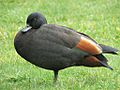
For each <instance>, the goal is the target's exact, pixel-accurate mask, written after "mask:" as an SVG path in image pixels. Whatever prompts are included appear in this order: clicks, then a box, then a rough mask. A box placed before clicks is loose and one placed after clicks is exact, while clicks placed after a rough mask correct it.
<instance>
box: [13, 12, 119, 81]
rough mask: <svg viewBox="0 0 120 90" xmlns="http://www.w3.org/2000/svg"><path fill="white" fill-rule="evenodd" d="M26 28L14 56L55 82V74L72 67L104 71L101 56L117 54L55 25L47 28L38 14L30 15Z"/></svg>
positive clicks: (107, 47) (103, 57)
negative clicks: (45, 72)
mask: <svg viewBox="0 0 120 90" xmlns="http://www.w3.org/2000/svg"><path fill="white" fill-rule="evenodd" d="M26 24H27V26H26V27H25V28H24V29H22V30H20V31H19V32H18V33H17V35H16V37H15V39H14V46H15V49H16V51H17V53H18V54H19V55H20V56H21V57H23V58H24V59H25V60H27V61H28V62H30V63H32V64H34V65H36V66H38V67H41V68H45V69H48V70H53V71H54V81H56V80H57V76H58V71H59V70H61V69H64V68H67V67H71V66H88V67H101V66H103V67H106V68H109V69H111V70H112V68H111V67H110V66H109V65H108V64H107V61H108V60H107V59H106V57H105V56H104V55H103V53H108V54H109V53H110V54H117V51H118V50H117V49H115V48H112V47H110V46H106V45H102V44H98V43H97V42H96V41H95V40H93V39H92V38H90V37H89V36H88V35H86V34H84V33H80V32H77V31H75V30H73V29H70V28H67V27H64V26H59V25H55V24H47V20H46V18H45V17H44V16H43V15H42V14H40V13H37V12H35V13H32V14H30V15H29V16H28V18H27V21H26Z"/></svg>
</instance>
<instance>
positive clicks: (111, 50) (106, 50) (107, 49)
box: [99, 44, 119, 54]
mask: <svg viewBox="0 0 120 90" xmlns="http://www.w3.org/2000/svg"><path fill="white" fill-rule="evenodd" d="M99 45H100V47H101V48H102V51H103V53H110V54H118V53H117V52H118V51H119V50H118V49H116V48H113V47H110V46H106V45H103V44H99Z"/></svg>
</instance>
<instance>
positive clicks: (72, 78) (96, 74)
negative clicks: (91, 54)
mask: <svg viewBox="0 0 120 90" xmlns="http://www.w3.org/2000/svg"><path fill="white" fill-rule="evenodd" d="M36 11H37V12H41V13H43V14H44V15H45V16H46V18H47V20H48V23H54V24H58V25H64V26H68V27H71V28H73V29H75V30H77V31H80V32H84V33H86V34H88V35H89V36H91V37H92V38H94V39H95V40H96V41H97V42H99V43H103V44H106V45H110V46H113V47H116V48H118V49H120V1H119V0H0V90H119V89H120V53H119V55H118V56H113V55H106V57H107V58H108V60H109V64H110V65H111V66H112V67H113V69H114V71H110V70H108V69H106V68H87V67H71V68H67V69H65V70H62V71H60V73H59V81H58V83H56V85H54V84H53V72H52V71H48V70H45V69H41V68H38V67H35V66H34V65H32V64H30V63H28V62H26V61H25V60H24V59H22V58H21V57H20V56H19V55H18V54H17V53H16V52H15V49H14V46H13V39H14V36H15V34H16V32H17V31H18V30H19V29H21V28H22V27H24V26H25V20H26V17H27V16H28V15H29V14H30V13H31V12H36Z"/></svg>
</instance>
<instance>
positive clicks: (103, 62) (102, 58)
mask: <svg viewBox="0 0 120 90" xmlns="http://www.w3.org/2000/svg"><path fill="white" fill-rule="evenodd" d="M94 56H95V57H96V58H97V59H98V60H99V63H100V64H101V65H102V66H104V67H106V68H108V69H110V70H113V68H112V67H111V66H109V65H108V63H107V61H108V60H107V58H106V57H105V56H103V55H102V54H99V55H94Z"/></svg>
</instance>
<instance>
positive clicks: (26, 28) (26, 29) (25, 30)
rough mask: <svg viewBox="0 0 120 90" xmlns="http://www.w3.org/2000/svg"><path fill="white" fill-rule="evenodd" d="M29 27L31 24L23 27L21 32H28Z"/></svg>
mask: <svg viewBox="0 0 120 90" xmlns="http://www.w3.org/2000/svg"><path fill="white" fill-rule="evenodd" d="M31 28H32V27H31V26H29V25H27V26H26V27H25V28H23V29H22V30H21V31H22V32H23V33H26V32H28V31H29V30H30V29H31Z"/></svg>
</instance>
